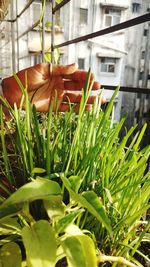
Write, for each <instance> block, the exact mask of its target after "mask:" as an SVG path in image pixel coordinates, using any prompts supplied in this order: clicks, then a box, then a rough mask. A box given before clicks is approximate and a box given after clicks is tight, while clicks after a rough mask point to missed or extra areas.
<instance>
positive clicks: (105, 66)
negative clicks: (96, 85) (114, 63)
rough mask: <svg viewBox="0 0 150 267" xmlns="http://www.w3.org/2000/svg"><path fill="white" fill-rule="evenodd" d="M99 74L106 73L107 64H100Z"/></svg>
mask: <svg viewBox="0 0 150 267" xmlns="http://www.w3.org/2000/svg"><path fill="white" fill-rule="evenodd" d="M101 72H107V64H104V63H102V64H101Z"/></svg>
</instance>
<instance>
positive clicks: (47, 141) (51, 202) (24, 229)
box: [0, 74, 150, 267]
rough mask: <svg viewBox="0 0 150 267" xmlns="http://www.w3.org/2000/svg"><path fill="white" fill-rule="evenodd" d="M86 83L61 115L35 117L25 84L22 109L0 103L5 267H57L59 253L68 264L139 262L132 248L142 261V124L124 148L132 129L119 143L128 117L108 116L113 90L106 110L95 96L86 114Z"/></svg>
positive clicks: (145, 155) (146, 176)
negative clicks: (77, 101) (76, 101)
mask: <svg viewBox="0 0 150 267" xmlns="http://www.w3.org/2000/svg"><path fill="white" fill-rule="evenodd" d="M89 76H90V74H89ZM18 82H19V81H18ZM91 86H92V85H91ZM91 86H90V85H89V77H88V79H87V83H86V85H85V88H84V90H83V96H82V100H81V104H80V110H79V114H76V113H75V112H74V106H72V105H71V104H70V111H69V112H66V113H65V114H63V113H58V112H57V111H56V112H55V113H53V112H52V110H51V107H50V110H49V113H48V114H42V115H41V114H38V113H37V112H36V109H35V107H34V106H32V104H31V103H30V102H29V100H28V96H27V93H26V91H25V90H24V88H22V90H23V92H24V95H23V99H22V103H23V101H24V99H25V101H26V112H24V111H22V104H21V106H20V109H19V110H18V109H17V107H16V106H14V109H12V108H11V107H9V104H8V103H7V102H6V101H5V100H3V102H4V103H5V105H7V107H8V108H9V109H10V112H11V116H12V119H11V121H9V122H6V121H5V120H4V118H3V117H4V116H3V112H2V108H1V111H0V120H1V129H0V136H1V152H0V153H1V154H0V170H1V177H0V192H1V195H0V203H1V205H0V232H1V239H0V246H1V249H0V260H1V262H2V264H3V265H4V264H6V263H5V262H6V256H5V255H7V253H8V251H10V253H11V255H12V261H11V262H12V263H8V265H5V266H8V267H10V266H21V264H22V266H28V267H30V266H33V267H34V266H38V267H40V266H42V267H43V266H44V267H45V266H57V264H58V262H60V261H61V260H62V259H63V258H65V259H66V260H67V264H68V266H71V267H76V266H77V267H80V266H81V267H83V266H89V267H91V266H92V267H94V266H97V262H100V263H101V266H102V265H103V266H107V263H106V262H107V261H110V262H114V263H113V264H112V266H119V265H117V264H124V265H129V266H137V265H138V266H142V265H141V263H139V262H138V261H137V257H135V255H136V254H137V253H138V254H140V255H141V256H142V257H143V258H144V259H145V260H146V261H148V256H147V255H144V254H142V252H141V251H140V250H139V248H140V245H141V244H142V242H143V241H144V242H149V240H150V238H149V224H150V223H149V222H148V221H147V219H146V217H145V216H144V215H145V212H146V211H147V210H148V208H149V207H150V204H149V194H150V171H148V170H147V162H148V159H149V154H150V147H149V146H148V147H145V148H143V149H141V148H140V143H141V140H142V138H143V136H144V132H145V130H146V125H144V126H143V129H142V130H141V132H137V133H135V134H134V138H133V140H132V141H131V143H130V144H129V145H128V146H127V142H128V141H129V138H130V136H131V135H132V134H133V133H134V132H135V128H136V126H134V127H132V128H131V129H130V130H129V131H128V132H126V134H125V136H124V138H123V139H122V140H120V138H119V133H120V131H121V129H122V128H123V124H124V121H125V119H126V116H124V117H123V118H122V119H121V120H120V122H118V123H115V124H113V123H112V121H111V120H110V116H111V112H112V108H113V101H114V99H115V97H116V94H117V93H118V89H116V91H115V93H114V95H113V97H112V100H111V101H110V103H109V104H108V106H107V107H106V109H105V111H102V110H101V107H100V100H98V99H97V100H96V102H95V104H94V105H93V108H92V110H91V111H90V112H86V111H85V104H86V101H87V99H88V96H89V94H90V90H91ZM14 250H15V251H16V253H13V251H14ZM24 251H25V253H24ZM21 254H22V259H21ZM21 261H22V263H21ZM11 264H12V265H11ZM23 264H24V265H23ZM136 264H137V265H136ZM3 265H2V266H3Z"/></svg>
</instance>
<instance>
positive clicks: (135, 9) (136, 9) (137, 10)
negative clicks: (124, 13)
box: [132, 2, 141, 13]
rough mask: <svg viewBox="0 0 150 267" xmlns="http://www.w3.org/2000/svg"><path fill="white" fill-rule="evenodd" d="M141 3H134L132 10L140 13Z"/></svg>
mask: <svg viewBox="0 0 150 267" xmlns="http://www.w3.org/2000/svg"><path fill="white" fill-rule="evenodd" d="M140 7H141V5H140V4H139V3H136V2H135V3H132V12H133V13H138V12H139V11H140Z"/></svg>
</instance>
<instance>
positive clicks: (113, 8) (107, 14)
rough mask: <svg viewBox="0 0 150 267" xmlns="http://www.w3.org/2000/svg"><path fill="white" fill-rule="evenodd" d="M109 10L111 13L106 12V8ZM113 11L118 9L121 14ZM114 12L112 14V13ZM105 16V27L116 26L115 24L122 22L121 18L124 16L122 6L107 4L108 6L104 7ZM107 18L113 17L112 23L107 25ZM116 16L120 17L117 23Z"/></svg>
mask: <svg viewBox="0 0 150 267" xmlns="http://www.w3.org/2000/svg"><path fill="white" fill-rule="evenodd" d="M107 9H108V10H109V13H106V10H107ZM112 11H118V12H120V15H119V14H118V15H117V14H115V12H114V14H113V12H112ZM111 13H112V14H111ZM103 16H104V20H103V25H104V27H111V26H114V25H117V24H119V23H120V22H121V18H122V9H120V8H116V7H111V6H110V7H109V6H107V7H103ZM107 18H111V23H110V25H106V19H107ZM114 18H117V19H118V18H119V21H118V22H117V23H114Z"/></svg>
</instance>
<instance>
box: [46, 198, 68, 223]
mask: <svg viewBox="0 0 150 267" xmlns="http://www.w3.org/2000/svg"><path fill="white" fill-rule="evenodd" d="M44 207H45V209H46V212H47V214H48V216H49V218H50V219H57V218H59V217H62V216H63V215H64V205H63V202H62V197H61V196H52V197H50V199H49V200H44Z"/></svg>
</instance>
